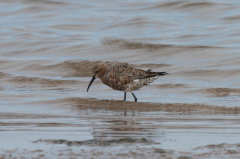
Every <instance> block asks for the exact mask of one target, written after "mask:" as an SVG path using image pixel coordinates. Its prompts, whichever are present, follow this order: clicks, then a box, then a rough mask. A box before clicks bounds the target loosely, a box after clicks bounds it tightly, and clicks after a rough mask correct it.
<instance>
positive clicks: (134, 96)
mask: <svg viewBox="0 0 240 159" xmlns="http://www.w3.org/2000/svg"><path fill="white" fill-rule="evenodd" d="M132 95H133V97H134V100H135V102H137V98H136V96H135V95H134V94H133V93H132Z"/></svg>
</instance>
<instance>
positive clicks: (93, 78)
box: [87, 75, 95, 92]
mask: <svg viewBox="0 0 240 159" xmlns="http://www.w3.org/2000/svg"><path fill="white" fill-rule="evenodd" d="M94 80H95V75H94V76H93V77H92V79H91V81H90V83H89V85H88V88H87V92H88V90H89V88H90V86H91V84H92V83H93V81H94Z"/></svg>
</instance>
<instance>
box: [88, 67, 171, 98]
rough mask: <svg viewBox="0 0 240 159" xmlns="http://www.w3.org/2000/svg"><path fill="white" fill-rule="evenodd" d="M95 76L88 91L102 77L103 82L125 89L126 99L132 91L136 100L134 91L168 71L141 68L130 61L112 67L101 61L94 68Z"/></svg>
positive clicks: (117, 88)
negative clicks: (132, 64)
mask: <svg viewBox="0 0 240 159" xmlns="http://www.w3.org/2000/svg"><path fill="white" fill-rule="evenodd" d="M92 73H93V77H92V80H91V81H90V83H89V85H88V88H87V92H88V90H89V88H90V86H91V84H92V83H93V81H94V80H95V79H96V78H100V79H101V81H102V83H104V84H105V85H107V86H109V87H111V88H112V89H114V90H119V91H124V101H126V93H127V92H130V93H132V95H133V97H134V100H135V102H137V98H136V96H135V95H134V94H133V92H132V91H134V90H139V89H140V88H141V87H143V86H144V85H147V84H148V83H151V82H153V81H154V80H155V79H157V78H158V77H159V76H163V75H167V74H169V73H167V72H151V70H150V69H149V70H147V71H144V70H141V69H137V68H133V67H130V66H128V63H121V64H117V65H115V66H112V67H107V66H106V65H104V64H102V63H100V64H96V65H95V66H94V67H93V69H92Z"/></svg>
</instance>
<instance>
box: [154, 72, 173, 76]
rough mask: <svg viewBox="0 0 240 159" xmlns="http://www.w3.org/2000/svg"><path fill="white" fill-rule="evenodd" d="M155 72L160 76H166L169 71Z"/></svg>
mask: <svg viewBox="0 0 240 159" xmlns="http://www.w3.org/2000/svg"><path fill="white" fill-rule="evenodd" d="M154 73H156V74H157V75H158V76H164V75H167V74H169V73H167V72H154Z"/></svg>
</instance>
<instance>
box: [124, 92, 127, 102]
mask: <svg viewBox="0 0 240 159" xmlns="http://www.w3.org/2000/svg"><path fill="white" fill-rule="evenodd" d="M126 94H127V92H124V101H126Z"/></svg>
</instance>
